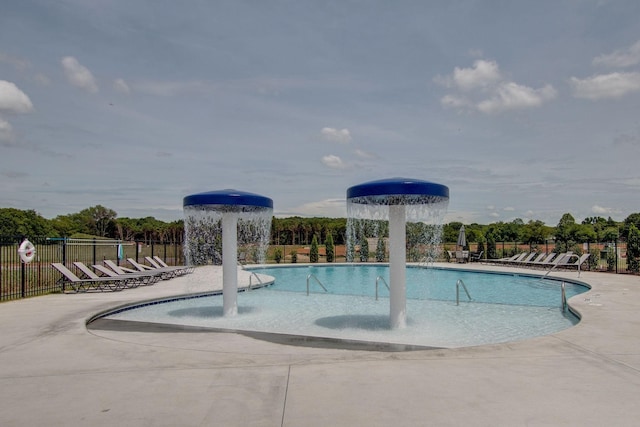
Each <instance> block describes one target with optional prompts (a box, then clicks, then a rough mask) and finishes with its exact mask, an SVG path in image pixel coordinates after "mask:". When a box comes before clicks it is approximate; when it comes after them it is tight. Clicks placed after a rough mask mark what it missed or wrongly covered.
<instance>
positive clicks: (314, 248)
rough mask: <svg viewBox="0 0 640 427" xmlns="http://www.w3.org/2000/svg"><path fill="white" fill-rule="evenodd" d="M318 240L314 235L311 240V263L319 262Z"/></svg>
mask: <svg viewBox="0 0 640 427" xmlns="http://www.w3.org/2000/svg"><path fill="white" fill-rule="evenodd" d="M319 257H320V256H319V254H318V238H317V237H316V236H315V235H314V236H313V239H312V240H311V249H309V262H318V259H319Z"/></svg>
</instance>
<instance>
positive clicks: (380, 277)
mask: <svg viewBox="0 0 640 427" xmlns="http://www.w3.org/2000/svg"><path fill="white" fill-rule="evenodd" d="M381 280H382V283H384V285H385V286H386V287H387V290H389V291H390V290H391V289H390V288H389V284H388V283H387V281H386V280H384V277H382V276H378V277H376V301H378V285H379V284H380V281H381Z"/></svg>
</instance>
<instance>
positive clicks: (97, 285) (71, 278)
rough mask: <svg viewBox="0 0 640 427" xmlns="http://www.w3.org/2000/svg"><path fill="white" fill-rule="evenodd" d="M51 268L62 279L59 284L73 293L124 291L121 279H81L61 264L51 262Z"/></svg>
mask: <svg viewBox="0 0 640 427" xmlns="http://www.w3.org/2000/svg"><path fill="white" fill-rule="evenodd" d="M51 266H52V267H53V268H55V269H56V270H58V272H60V273H61V274H62V278H60V280H59V282H61V283H62V285H63V286H64V285H67V284H68V285H69V286H71V288H73V290H74V291H75V292H81V291H84V292H87V291H89V290H96V291H106V290H109V291H119V290H122V289H124V287H125V286H126V281H125V280H123V279H122V278H113V277H96V278H89V279H81V278H79V277H78V276H76V275H75V274H74V273H73V272H72V271H71V270H69V269H68V268H67V267H66V266H65V265H64V264H62V263H59V262H53V263H51Z"/></svg>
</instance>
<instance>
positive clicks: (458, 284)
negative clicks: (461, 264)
mask: <svg viewBox="0 0 640 427" xmlns="http://www.w3.org/2000/svg"><path fill="white" fill-rule="evenodd" d="M460 286H462V289H463V290H464V293H465V294H467V298H469V301H473V299H471V295H469V290H468V289H467V286H466V285H465V284H464V281H462V279H458V281H457V282H456V305H460Z"/></svg>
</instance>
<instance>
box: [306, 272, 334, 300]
mask: <svg viewBox="0 0 640 427" xmlns="http://www.w3.org/2000/svg"><path fill="white" fill-rule="evenodd" d="M311 279H313V280H315V281H316V283H318V285H320V287H321V288H322V289H323V290H324V291H325V292H329V291H328V290H327V288H325V287H324V285H323V284H322V282H321V281H320V279H318V278H317V277H316V275H315V274H313V273H309V275H308V276H307V295H309V281H310V280H311Z"/></svg>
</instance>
